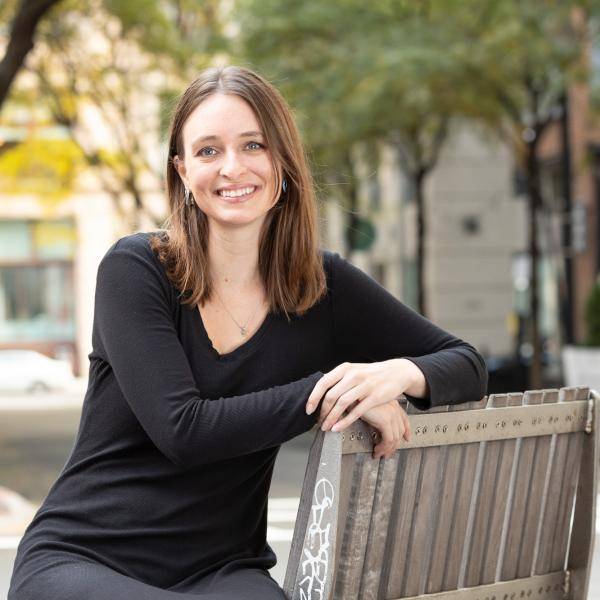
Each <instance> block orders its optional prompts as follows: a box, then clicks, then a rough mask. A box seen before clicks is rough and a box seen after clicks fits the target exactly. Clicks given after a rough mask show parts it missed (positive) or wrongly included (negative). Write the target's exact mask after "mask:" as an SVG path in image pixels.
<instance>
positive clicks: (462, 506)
mask: <svg viewBox="0 0 600 600" xmlns="http://www.w3.org/2000/svg"><path fill="white" fill-rule="evenodd" d="M486 403H487V396H486V397H485V398H482V399H481V400H479V401H477V402H467V403H464V404H459V405H454V406H451V407H450V412H455V411H457V412H458V411H461V410H479V409H481V408H483V407H484V406H485V405H486ZM459 452H460V455H461V460H460V463H459V465H458V472H455V473H454V474H452V473H449V472H447V473H446V476H452V475H454V476H455V477H456V478H457V480H458V489H457V493H456V496H455V498H454V503H453V505H452V517H451V519H450V535H449V540H448V546H447V548H446V556H445V561H444V562H445V565H444V579H443V583H442V589H443V590H451V589H456V587H457V584H458V577H459V569H460V560H461V553H460V551H457V550H458V549H461V548H463V545H464V541H465V532H466V528H467V518H468V512H469V506H470V499H471V492H472V490H473V483H474V481H473V473H474V469H475V464H476V462H477V456H478V453H479V442H474V443H470V444H461V445H460V447H459ZM388 597H393V596H392V595H391V594H390V595H389V596H388Z"/></svg>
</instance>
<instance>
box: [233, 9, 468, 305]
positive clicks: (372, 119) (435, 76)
mask: <svg viewBox="0 0 600 600" xmlns="http://www.w3.org/2000/svg"><path fill="white" fill-rule="evenodd" d="M459 6H460V1H458V0H447V1H445V2H419V3H413V2H394V3H390V2H386V1H384V0H378V1H375V2H370V3H369V4H368V5H365V4H364V3H362V2H357V1H347V0H344V1H342V0H336V1H335V2H327V3H319V2H314V1H312V2H310V1H309V2H303V3H298V4H293V5H289V3H287V2H285V0H268V1H266V0H261V1H260V2H259V1H258V0H238V2H237V3H236V5H235V11H234V13H235V18H237V19H238V20H239V22H240V27H239V29H240V34H239V39H238V40H237V43H235V44H234V45H233V49H232V51H233V53H234V54H235V53H237V55H238V56H239V57H240V59H241V60H247V61H248V62H249V63H250V65H254V66H257V67H258V68H260V70H261V71H263V72H265V73H266V74H270V75H273V78H274V80H275V81H276V83H277V84H278V85H279V87H280V89H282V90H283V91H284V93H285V95H286V96H287V97H288V98H289V99H290V101H291V102H292V104H293V105H294V106H295V107H297V109H298V111H299V112H300V115H301V116H303V117H304V118H302V119H300V121H301V124H302V125H303V131H304V133H305V136H306V138H307V141H308V144H309V146H310V147H311V149H312V150H313V152H315V155H316V156H317V157H318V158H319V160H318V161H317V172H319V171H320V169H319V167H321V166H322V165H323V164H324V165H325V166H326V167H325V176H324V177H323V176H322V177H321V179H324V180H325V182H326V183H331V182H335V181H339V175H338V176H337V177H336V174H338V173H339V172H350V173H352V160H351V159H350V158H349V153H350V149H351V147H352V146H353V145H354V144H356V143H357V142H364V141H367V142H373V141H375V140H384V141H386V142H388V143H391V144H393V145H394V146H395V147H396V149H397V151H398V154H399V157H400V160H401V166H402V169H403V171H404V173H405V175H406V177H407V179H408V180H409V181H410V182H411V183H412V188H413V190H414V192H413V194H414V200H415V203H416V213H417V251H416V262H417V269H416V271H417V282H416V287H417V297H418V300H417V302H418V309H419V311H420V312H421V313H422V314H425V315H426V314H428V306H427V290H426V286H425V285H424V272H425V265H426V260H427V256H426V246H425V240H426V237H427V219H426V211H425V205H426V198H425V192H424V184H425V180H426V177H427V175H428V174H429V173H430V172H431V171H432V170H433V169H434V168H435V166H436V164H437V161H438V158H439V154H440V151H441V149H442V147H443V144H444V142H445V141H446V139H447V137H448V135H449V133H450V130H451V127H452V119H453V118H455V117H458V116H465V115H467V116H471V115H472V114H473V113H475V112H476V111H478V110H480V109H479V108H478V99H477V98H476V97H475V95H474V94H473V93H472V92H471V90H470V88H469V87H468V86H461V85H456V82H457V81H461V80H463V79H464V73H463V55H464V54H465V53H467V52H469V51H470V49H469V48H468V47H467V45H466V44H465V43H462V32H461V30H460V25H461V23H460V22H459V21H458V20H456V19H455V20H454V21H453V20H452V19H451V18H449V13H452V11H455V12H456V11H458V9H459ZM457 42H460V43H457ZM350 180H351V181H352V180H353V177H351V178H350ZM343 189H344V191H345V192H346V194H345V195H346V202H345V204H346V205H347V206H348V207H349V209H350V214H351V216H352V215H353V214H354V212H355V210H356V197H355V195H356V190H355V187H354V186H353V185H345V186H344V188H343ZM351 224H352V220H351ZM351 249H352V246H351Z"/></svg>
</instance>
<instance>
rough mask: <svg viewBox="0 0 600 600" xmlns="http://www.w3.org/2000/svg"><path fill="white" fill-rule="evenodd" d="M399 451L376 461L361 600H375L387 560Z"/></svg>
mask: <svg viewBox="0 0 600 600" xmlns="http://www.w3.org/2000/svg"><path fill="white" fill-rule="evenodd" d="M400 454H401V453H400V452H395V453H394V455H393V456H391V457H390V458H387V459H386V458H382V459H380V460H379V461H378V462H379V470H378V473H377V484H376V489H375V498H374V500H373V514H372V516H371V526H370V528H369V535H368V539H367V552H366V556H365V562H364V566H363V574H362V581H361V587H360V591H359V595H358V597H359V598H362V599H363V600H378V598H379V585H380V581H381V576H382V570H383V566H384V564H385V563H386V561H387V557H386V555H385V550H386V542H387V537H388V532H389V530H390V527H389V525H390V517H391V512H392V506H393V505H394V502H395V500H394V489H395V486H396V475H397V473H398V461H399V458H400Z"/></svg>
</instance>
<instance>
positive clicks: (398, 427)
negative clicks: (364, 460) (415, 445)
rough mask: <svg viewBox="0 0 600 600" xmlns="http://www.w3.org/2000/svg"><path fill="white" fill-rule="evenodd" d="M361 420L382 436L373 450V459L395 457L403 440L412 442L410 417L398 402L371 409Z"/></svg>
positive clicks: (392, 401) (394, 401)
mask: <svg viewBox="0 0 600 600" xmlns="http://www.w3.org/2000/svg"><path fill="white" fill-rule="evenodd" d="M360 418H361V419H362V420H363V421H365V422H366V423H368V424H369V425H371V426H372V427H374V428H375V429H377V431H379V433H380V434H381V441H380V442H379V443H378V444H377V445H376V446H375V448H373V458H381V456H383V457H384V458H390V457H391V456H393V454H394V452H395V451H396V450H397V449H398V445H399V443H400V440H401V439H402V438H404V439H405V440H406V441H407V442H410V438H411V431H410V422H409V420H408V415H407V414H406V411H405V410H404V409H403V408H402V406H400V403H399V402H398V401H397V400H391V401H390V402H387V403H386V404H381V405H379V406H375V407H373V408H370V409H369V410H367V411H365V412H364V413H363V414H362V415H361V416H360Z"/></svg>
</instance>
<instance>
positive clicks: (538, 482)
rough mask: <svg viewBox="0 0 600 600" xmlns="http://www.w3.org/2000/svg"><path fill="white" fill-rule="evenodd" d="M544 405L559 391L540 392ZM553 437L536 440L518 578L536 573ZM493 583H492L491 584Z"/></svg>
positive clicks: (554, 398)
mask: <svg viewBox="0 0 600 600" xmlns="http://www.w3.org/2000/svg"><path fill="white" fill-rule="evenodd" d="M540 393H541V396H542V404H553V403H556V402H557V401H558V390H540ZM551 440H552V436H550V435H545V436H542V437H539V438H537V439H536V440H535V455H534V458H533V459H532V460H533V462H534V465H533V473H532V475H531V482H530V486H529V493H528V498H527V506H526V508H525V523H524V525H523V540H522V542H521V551H520V555H519V561H518V564H517V577H519V578H523V577H530V576H531V575H532V574H533V571H534V568H533V566H534V558H535V553H536V546H535V545H536V540H537V536H538V530H539V528H540V522H541V517H542V516H543V502H544V482H545V480H546V470H547V468H548V461H549V459H550V442H551ZM490 583H491V582H490Z"/></svg>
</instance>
